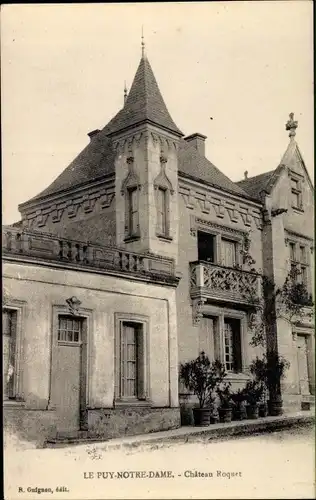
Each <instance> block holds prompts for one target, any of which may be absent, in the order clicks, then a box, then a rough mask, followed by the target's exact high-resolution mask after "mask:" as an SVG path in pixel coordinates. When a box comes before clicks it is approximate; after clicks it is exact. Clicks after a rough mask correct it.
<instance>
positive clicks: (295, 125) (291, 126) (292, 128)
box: [285, 113, 298, 139]
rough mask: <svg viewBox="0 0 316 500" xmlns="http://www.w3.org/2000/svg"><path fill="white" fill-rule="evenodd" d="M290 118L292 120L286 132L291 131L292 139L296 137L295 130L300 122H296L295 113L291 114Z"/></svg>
mask: <svg viewBox="0 0 316 500" xmlns="http://www.w3.org/2000/svg"><path fill="white" fill-rule="evenodd" d="M289 117H290V119H289V120H288V121H287V122H286V125H285V130H289V131H290V133H289V137H290V138H291V139H292V138H293V137H295V135H296V132H295V130H296V129H297V127H298V122H297V121H295V120H294V113H290V114H289Z"/></svg>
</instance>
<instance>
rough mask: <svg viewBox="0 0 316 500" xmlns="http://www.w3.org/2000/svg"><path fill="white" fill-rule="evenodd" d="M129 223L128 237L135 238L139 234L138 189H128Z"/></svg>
mask: <svg viewBox="0 0 316 500" xmlns="http://www.w3.org/2000/svg"><path fill="white" fill-rule="evenodd" d="M127 221H128V227H127V232H128V236H135V235H137V233H138V188H137V187H136V186H135V187H133V188H128V190H127Z"/></svg>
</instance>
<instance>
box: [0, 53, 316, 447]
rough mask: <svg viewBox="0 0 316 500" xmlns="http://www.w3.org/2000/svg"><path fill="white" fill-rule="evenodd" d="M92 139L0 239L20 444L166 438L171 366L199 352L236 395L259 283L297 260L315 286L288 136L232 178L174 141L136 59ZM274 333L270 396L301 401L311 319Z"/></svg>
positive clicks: (9, 397) (174, 381)
mask: <svg viewBox="0 0 316 500" xmlns="http://www.w3.org/2000/svg"><path fill="white" fill-rule="evenodd" d="M295 123H296V122H295ZM90 138H91V141H90V144H88V146H87V147H86V148H85V149H84V151H83V152H82V153H81V154H80V155H79V156H78V157H77V158H76V159H75V160H74V162H72V164H71V165H70V167H68V169H66V170H65V171H64V172H63V173H62V174H61V175H60V176H59V177H58V178H57V179H56V181H54V182H53V183H52V184H51V186H49V187H48V188H47V189H46V190H45V191H44V192H42V193H41V194H40V195H38V196H37V197H35V198H33V199H32V200H29V201H28V202H27V203H24V204H23V205H21V206H20V212H21V215H22V220H21V222H20V223H19V224H17V225H14V226H9V227H6V228H4V232H3V247H4V270H3V278H4V292H5V293H4V320H5V322H6V333H5V342H6V344H5V348H6V355H5V356H6V358H5V367H6V368H5V369H6V371H7V378H6V379H5V391H4V392H5V397H6V401H5V418H6V422H7V423H8V425H9V427H11V428H12V429H13V430H15V431H17V432H19V433H20V435H21V436H24V437H25V436H26V435H27V429H29V438H30V439H33V438H34V439H35V437H34V436H35V434H36V432H35V429H36V426H37V424H36V422H38V429H39V430H40V432H39V435H40V436H41V439H42V440H43V439H44V437H45V435H46V437H48V436H50V437H52V436H54V434H55V435H56V434H58V433H64V434H65V433H66V434H67V432H68V433H74V432H88V433H89V432H91V433H93V434H99V435H100V434H101V435H104V436H105V437H114V436H118V435H121V434H131V433H137V432H152V431H155V430H161V429H168V428H173V427H176V426H178V425H180V406H181V411H182V421H187V418H189V420H190V412H189V413H188V412H187V407H188V406H189V407H190V406H192V404H194V399H192V398H190V397H188V395H187V393H186V392H185V391H184V388H183V387H181V385H180V386H179V380H178V369H179V363H181V362H184V361H187V360H190V359H193V358H195V357H196V356H197V355H198V353H199V352H200V351H202V350H203V351H205V352H206V354H208V356H209V357H210V358H211V359H212V360H214V359H219V360H221V361H222V362H223V363H224V365H225V366H226V369H227V371H228V376H227V380H229V381H230V382H231V383H232V386H233V389H237V388H240V387H243V386H244V384H245V382H246V381H247V380H248V379H249V377H250V374H249V364H250V363H251V361H252V360H253V359H254V358H255V357H256V356H258V355H262V354H263V352H264V351H263V348H262V347H252V345H251V339H252V332H251V330H250V327H249V318H250V313H251V311H252V310H253V300H254V299H255V300H260V299H262V295H261V294H262V287H261V283H262V276H263V275H265V276H269V277H270V278H271V279H273V280H274V281H275V283H276V285H277V286H282V284H283V283H284V280H285V279H286V276H287V274H288V271H289V269H290V268H291V264H293V261H295V262H296V261H298V265H299V266H300V268H302V269H303V271H304V273H305V274H304V279H305V282H306V285H307V287H308V290H309V292H310V293H311V294H313V290H314V284H313V283H314V282H313V279H314V278H313V276H314V270H313V253H312V252H313V229H312V228H313V225H312V224H311V220H312V218H313V212H314V210H313V198H312V185H311V183H310V179H309V176H308V173H307V170H306V168H305V165H304V162H303V160H302V157H301V155H300V152H299V149H298V146H297V144H296V142H295V141H294V136H291V140H290V144H289V147H288V149H287V151H286V153H285V154H284V156H283V158H282V161H281V164H280V166H279V167H277V168H276V170H275V171H274V172H272V173H271V172H270V173H269V175H267V176H266V177H265V182H264V183H263V184H262V186H261V188H262V189H261V188H260V189H259V188H258V189H257V191H256V190H255V189H254V186H257V187H258V185H259V183H258V180H256V178H254V183H253V184H252V179H251V178H250V179H248V180H245V181H242V182H239V183H233V182H232V181H230V180H229V179H228V178H227V177H226V176H225V175H224V174H222V173H221V172H220V171H219V170H218V169H216V167H214V165H212V164H211V163H210V162H209V161H208V160H207V159H206V158H205V147H204V142H205V139H206V137H205V136H203V135H202V134H192V135H190V136H188V137H187V138H184V139H183V134H182V133H181V131H180V130H179V129H178V127H177V126H176V125H175V123H174V122H173V120H172V118H171V117H170V115H169V113H168V111H167V108H166V106H165V104H164V102H163V99H162V96H161V94H160V91H159V88H158V86H157V83H156V81H155V77H154V75H153V73H152V69H151V67H150V65H149V62H148V60H147V58H146V57H145V55H144V54H143V56H142V59H141V62H140V65H139V68H138V70H137V73H136V76H135V80H134V83H133V85H132V88H131V91H130V93H129V95H128V97H127V98H126V100H125V104H124V108H123V109H122V110H121V111H119V113H118V114H117V115H116V116H115V117H114V118H113V119H112V120H111V121H110V122H109V124H108V125H107V126H106V127H105V128H104V129H103V130H101V131H95V133H93V134H90ZM293 186H294V187H293ZM293 204H294V205H293ZM293 245H294V247H295V252H296V254H295V257H293V255H292V253H291V252H293ZM302 249H303V250H302ZM245 253H248V255H251V257H252V259H253V261H252V263H249V262H247V261H245V260H244V255H245ZM300 256H301V257H302V259H303V261H300ZM296 263H297V262H296ZM308 312H309V311H307V313H308ZM273 328H274V329H273V342H274V344H275V349H277V350H278V351H279V353H280V354H282V355H284V356H285V357H286V358H287V359H288V360H289V361H290V363H291V366H290V369H289V371H288V373H287V376H286V378H285V380H284V382H283V384H282V396H283V399H284V401H285V404H286V405H287V404H288V405H292V406H295V405H296V406H299V405H300V404H301V401H302V400H303V399H304V397H307V396H312V395H313V394H314V364H313V358H314V357H313V353H314V333H313V321H312V320H311V319H310V317H309V316H308V314H306V315H305V316H304V317H303V320H302V319H300V321H295V319H294V320H293V321H292V322H289V321H286V320H285V319H284V318H278V319H277V321H276V324H275V325H273ZM12 353H13V354H12ZM135 353H137V354H135ZM131 388H132V389H131ZM133 391H134V392H133ZM179 399H180V401H179Z"/></svg>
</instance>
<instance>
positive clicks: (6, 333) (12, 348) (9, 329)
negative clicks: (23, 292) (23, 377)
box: [2, 309, 17, 400]
mask: <svg viewBox="0 0 316 500" xmlns="http://www.w3.org/2000/svg"><path fill="white" fill-rule="evenodd" d="M16 327H17V311H15V310H12V309H4V310H3V311H2V336H3V377H2V382H3V399H4V400H8V399H13V398H15V385H16V384H15V377H16V371H15V366H16V333H17V332H16Z"/></svg>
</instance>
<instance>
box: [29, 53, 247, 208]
mask: <svg viewBox="0 0 316 500" xmlns="http://www.w3.org/2000/svg"><path fill="white" fill-rule="evenodd" d="M145 121H147V122H150V123H153V124H156V125H159V126H160V127H162V128H164V129H167V130H169V131H172V132H173V133H175V134H177V135H178V136H179V137H181V136H183V134H182V132H181V131H180V129H179V128H178V127H177V125H176V124H175V123H174V121H173V120H172V118H171V116H170V114H169V112H168V110H167V107H166V105H165V103H164V100H163V98H162V95H161V93H160V90H159V88H158V85H157V82H156V79H155V76H154V74H153V71H152V68H151V66H150V63H149V61H148V59H147V58H146V57H144V56H143V57H142V58H141V61H140V63H139V66H138V69H137V72H136V75H135V78H134V81H133V84H132V86H131V89H130V92H129V95H128V97H127V99H126V102H125V105H124V108H123V109H121V110H120V111H119V112H118V113H117V115H116V116H115V117H114V118H112V120H111V121H110V122H109V123H108V124H107V125H106V126H105V127H104V128H103V130H101V131H100V132H98V133H96V134H95V135H93V137H91V141H90V143H89V144H88V145H87V146H86V147H85V148H84V149H83V151H82V152H81V153H80V154H79V155H78V156H77V157H76V158H75V159H74V160H73V161H72V162H71V163H70V165H69V166H68V167H67V168H66V169H65V170H64V171H63V172H62V173H61V174H60V175H59V176H58V177H57V178H56V179H55V180H54V181H53V182H52V183H51V184H50V186H48V187H47V188H46V189H44V190H43V191H42V192H41V193H39V194H38V195H37V196H35V197H33V198H32V199H30V200H28V201H27V202H25V203H22V204H21V205H20V207H21V208H22V207H24V206H26V205H28V204H29V203H30V202H36V201H37V200H40V199H43V198H45V197H46V196H50V195H53V194H57V193H60V192H64V191H67V190H70V189H72V188H74V187H78V186H80V185H84V184H86V183H88V182H89V183H90V182H93V181H97V180H101V179H102V178H104V177H106V176H108V175H111V174H114V173H115V169H114V160H115V152H114V150H113V146H112V140H111V135H112V134H113V133H115V132H117V131H119V130H123V129H125V128H127V127H131V126H135V125H137V124H138V123H141V122H145ZM179 172H180V174H183V175H184V176H187V177H190V178H193V179H195V180H197V181H202V182H206V183H208V184H210V185H212V186H215V187H218V188H220V189H224V190H225V191H227V192H230V193H233V194H236V195H239V196H243V197H246V198H249V197H251V195H250V194H249V193H248V192H247V190H244V189H243V186H242V185H239V184H236V183H234V182H232V181H231V180H230V179H229V178H228V177H226V175H224V174H223V173H222V172H221V171H220V170H218V168H216V167H215V166H214V165H213V164H212V163H211V162H210V161H209V160H208V159H207V158H205V156H202V155H201V154H199V152H198V151H197V149H196V148H195V147H194V146H193V145H192V144H190V143H187V142H186V141H185V140H184V139H180V148H179Z"/></svg>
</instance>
